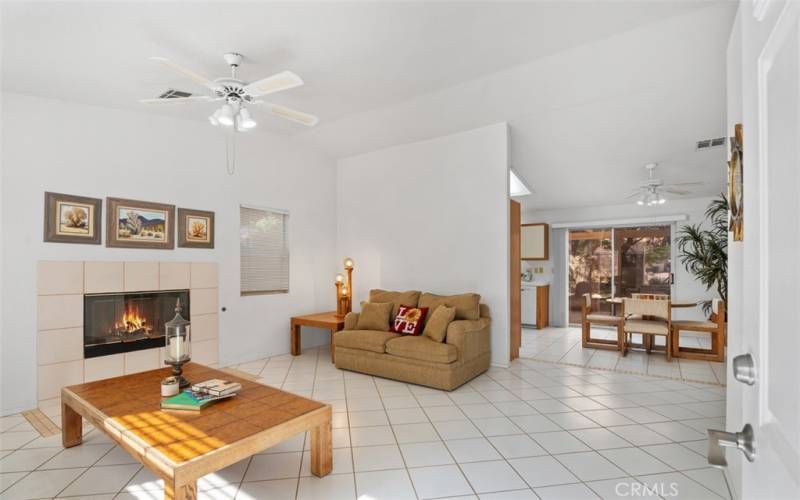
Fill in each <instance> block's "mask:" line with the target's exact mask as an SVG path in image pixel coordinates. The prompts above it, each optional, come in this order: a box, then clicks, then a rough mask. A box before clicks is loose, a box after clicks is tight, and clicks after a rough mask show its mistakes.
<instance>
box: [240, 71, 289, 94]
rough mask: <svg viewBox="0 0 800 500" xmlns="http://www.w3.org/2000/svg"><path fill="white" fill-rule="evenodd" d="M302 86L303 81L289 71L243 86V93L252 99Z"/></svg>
mask: <svg viewBox="0 0 800 500" xmlns="http://www.w3.org/2000/svg"><path fill="white" fill-rule="evenodd" d="M300 85H303V80H302V79H301V78H300V77H299V76H297V75H295V74H294V73H292V72H291V71H282V72H280V73H277V74H275V75H272V76H270V77H267V78H262V79H261V80H257V81H255V82H253V83H250V84H248V85H245V87H244V91H245V93H247V94H250V95H251V96H253V97H258V96H262V95H267V94H274V93H275V92H280V91H282V90H287V89H293V88H295V87H299V86H300Z"/></svg>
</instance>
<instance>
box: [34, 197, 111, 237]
mask: <svg viewBox="0 0 800 500" xmlns="http://www.w3.org/2000/svg"><path fill="white" fill-rule="evenodd" d="M102 212H103V200H100V199H98V198H86V197H84V196H73V195H70V194H62V193H50V192H46V193H44V241H48V242H55V243H84V244H87V245H99V244H100V221H101V220H102V219H101V217H102Z"/></svg>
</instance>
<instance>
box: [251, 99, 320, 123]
mask: <svg viewBox="0 0 800 500" xmlns="http://www.w3.org/2000/svg"><path fill="white" fill-rule="evenodd" d="M255 104H260V105H262V106H264V107H266V108H267V109H269V111H270V112H271V113H272V114H273V115H276V116H280V117H281V118H286V119H287V120H291V121H293V122H297V123H302V124H303V125H306V126H308V127H313V126H314V125H316V124H317V123H319V118H317V117H316V116H314V115H309V114H308V113H303V112H302V111H297V110H295V109H291V108H287V107H285V106H279V105H277V104H272V103H271V102H264V101H255Z"/></svg>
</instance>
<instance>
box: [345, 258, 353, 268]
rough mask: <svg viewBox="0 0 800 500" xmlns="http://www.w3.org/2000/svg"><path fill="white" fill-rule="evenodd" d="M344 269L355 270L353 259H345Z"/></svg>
mask: <svg viewBox="0 0 800 500" xmlns="http://www.w3.org/2000/svg"><path fill="white" fill-rule="evenodd" d="M344 267H345V269H352V268H353V259H351V258H350V257H347V258H345V259H344Z"/></svg>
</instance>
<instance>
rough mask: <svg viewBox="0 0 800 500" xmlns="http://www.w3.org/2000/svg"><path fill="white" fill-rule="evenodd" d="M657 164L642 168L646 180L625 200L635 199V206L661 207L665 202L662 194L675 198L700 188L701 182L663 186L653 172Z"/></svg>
mask: <svg viewBox="0 0 800 500" xmlns="http://www.w3.org/2000/svg"><path fill="white" fill-rule="evenodd" d="M657 166H658V163H648V164H646V165H645V166H644V168H646V169H647V180H646V181H644V182H643V183H641V184H640V185H639V187H638V188H636V189H634V190H633V191H632V192H631V193H630V194H629V195H628V196H626V197H625V199H626V200H629V199H631V198H636V204H637V205H647V206H648V207H652V206H656V205H663V204H664V203H666V202H667V199H666V198H664V193H669V194H672V195H677V196H685V195H687V194H691V193H692V191H691V189H689V188H692V187H695V186H701V185H702V184H703V183H702V182H679V183H676V184H664V181H662V180H661V179H657V178H655V174H654V171H655V169H656V167H657Z"/></svg>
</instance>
